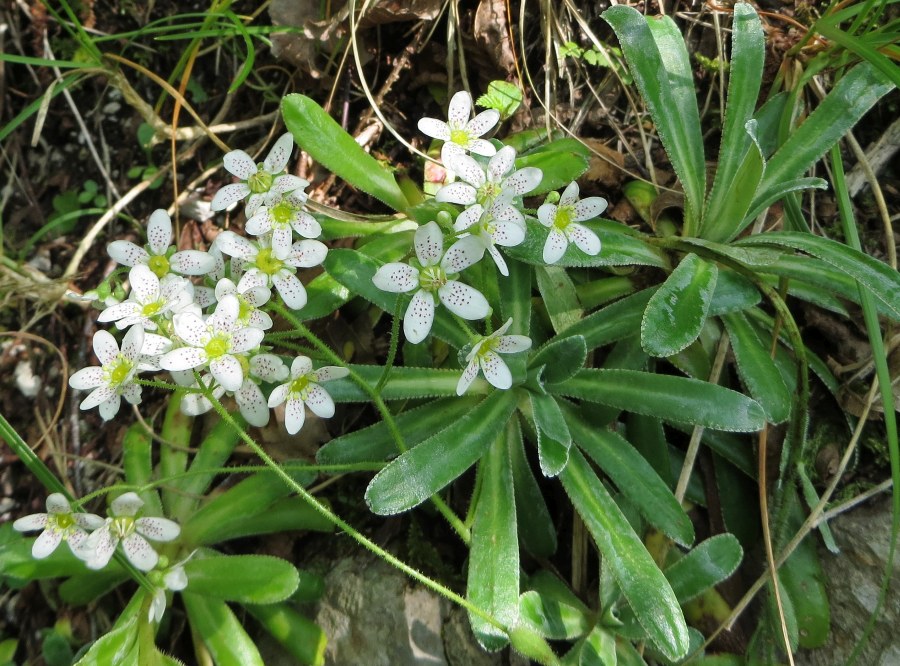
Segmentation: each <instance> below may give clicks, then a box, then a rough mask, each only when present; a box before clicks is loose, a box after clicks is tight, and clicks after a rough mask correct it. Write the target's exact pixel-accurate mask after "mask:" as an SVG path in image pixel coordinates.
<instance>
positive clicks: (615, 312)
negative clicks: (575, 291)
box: [560, 287, 656, 351]
mask: <svg viewBox="0 0 900 666" xmlns="http://www.w3.org/2000/svg"><path fill="white" fill-rule="evenodd" d="M655 292H656V288H655V287H651V288H649V289H644V290H643V291H639V292H638V293H636V294H632V295H631V296H626V297H625V298H623V299H622V300H619V301H616V302H615V303H613V304H611V305H607V306H606V307H605V308H603V309H601V310H597V311H596V312H593V313H591V314H590V315H588V316H587V317H585V318H584V319H582V320H581V321H579V322H578V323H577V324H573V325H572V326H570V327H569V328H568V329H567V330H566V332H565V335H564V336H560V337H571V336H575V335H580V336H582V337H583V338H584V343H585V345H586V346H587V349H588V351H590V350H592V349H596V348H597V347H601V346H603V345H607V344H609V343H611V342H616V341H617V340H621V339H622V338H627V337H628V336H630V335H633V334H634V332H635V331H637V330H638V329H639V327H640V325H641V318H642V317H643V316H644V310H645V309H646V308H647V303H648V302H649V301H650V298H651V297H652V296H653V294H654V293H655Z"/></svg>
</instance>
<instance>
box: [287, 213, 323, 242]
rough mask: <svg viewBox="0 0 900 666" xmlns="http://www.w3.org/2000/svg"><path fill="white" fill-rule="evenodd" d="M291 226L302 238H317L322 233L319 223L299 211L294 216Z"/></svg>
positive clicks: (307, 214)
mask: <svg viewBox="0 0 900 666" xmlns="http://www.w3.org/2000/svg"><path fill="white" fill-rule="evenodd" d="M291 226H292V227H293V229H294V231H296V232H297V233H298V234H300V235H301V236H303V237H304V238H318V237H319V235H320V234H321V233H322V225H321V224H319V221H318V220H316V218H314V217H313V216H312V215H310V214H309V213H306V212H304V211H300V212H298V213H297V214H296V215H295V216H294V220H293V221H292V222H291Z"/></svg>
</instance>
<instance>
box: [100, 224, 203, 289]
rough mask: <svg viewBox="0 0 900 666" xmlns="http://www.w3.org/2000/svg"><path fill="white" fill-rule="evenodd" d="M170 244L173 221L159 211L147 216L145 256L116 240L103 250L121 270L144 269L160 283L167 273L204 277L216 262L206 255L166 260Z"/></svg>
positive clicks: (179, 254)
mask: <svg viewBox="0 0 900 666" xmlns="http://www.w3.org/2000/svg"><path fill="white" fill-rule="evenodd" d="M171 242H172V220H171V218H170V217H169V214H168V213H167V212H166V211H165V210H163V209H162V208H160V209H159V210H156V211H154V212H153V214H152V215H151V216H150V222H149V223H148V224H147V244H148V247H149V248H150V251H149V252H148V251H147V250H145V249H144V248H142V247H138V246H137V245H135V244H134V243H132V242H131V241H125V240H117V241H113V242H112V243H110V244H109V245H107V246H106V251H107V252H108V253H109V256H110V257H112V258H113V259H115V260H116V261H117V262H119V263H120V264H122V265H123V266H137V265H138V264H144V265H146V266H147V267H148V268H149V269H150V270H151V271H153V273H154V274H155V275H156V277H158V278H160V279H162V278H163V277H165V276H166V275H168V274H169V273H170V272H172V273H180V274H182V275H204V274H206V273H209V272H210V271H211V270H212V269H213V266H214V264H215V260H214V259H213V258H212V257H211V256H210V255H209V254H207V253H206V252H200V251H199V250H182V251H181V252H176V253H175V254H173V255H171V256H168V252H169V249H170V248H169V245H170V243H171Z"/></svg>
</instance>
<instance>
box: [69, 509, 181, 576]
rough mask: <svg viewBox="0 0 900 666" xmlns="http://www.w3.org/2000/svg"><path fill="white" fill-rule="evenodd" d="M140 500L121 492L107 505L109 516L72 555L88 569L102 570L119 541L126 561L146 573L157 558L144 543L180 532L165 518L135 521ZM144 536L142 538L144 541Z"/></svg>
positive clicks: (178, 528) (165, 539)
mask: <svg viewBox="0 0 900 666" xmlns="http://www.w3.org/2000/svg"><path fill="white" fill-rule="evenodd" d="M142 506H144V501H143V500H142V499H141V498H140V497H138V496H137V494H136V493H125V494H124V495H122V496H121V497H117V498H116V499H114V500H113V502H112V504H111V513H112V517H110V518H107V519H106V522H105V523H104V525H103V527H101V528H100V529H98V530H96V531H95V532H92V533H91V535H90V536H89V537H88V538H87V539H86V540H85V542H84V545H83V547H82V548H80V549H79V551H78V552H77V553H76V554H77V555H78V556H79V557H81V558H82V559H83V560H84V561H85V563H86V564H87V566H88V568H90V569H102V568H103V567H105V566H106V565H107V564H108V563H109V560H110V559H111V558H112V556H113V553H114V552H115V551H116V546H118V545H119V542H121V543H122V550H123V551H125V556H126V557H127V558H128V560H129V561H130V562H131V563H132V564H133V565H134V566H136V567H137V568H138V569H140V570H141V571H150V570H151V569H152V568H153V567H155V566H156V563H157V562H158V561H159V555H157V554H156V551H155V550H153V547H152V546H151V545H150V544H149V543H148V542H147V539H152V540H153V541H172V540H173V539H175V538H177V537H178V535H179V534H180V533H181V528H180V527H179V526H178V523H176V522H174V521H171V520H168V519H167V518H135V516H136V515H137V513H138V511H140V510H141V507H142ZM144 537H146V538H144Z"/></svg>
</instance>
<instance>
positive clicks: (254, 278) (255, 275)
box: [232, 259, 270, 294]
mask: <svg viewBox="0 0 900 666" xmlns="http://www.w3.org/2000/svg"><path fill="white" fill-rule="evenodd" d="M234 261H240V260H239V259H235V260H234ZM234 261H232V266H233V265H234ZM269 286H270V285H269V277H268V276H267V275H266V274H265V273H263V272H262V271H260V270H259V269H256V268H251V269H250V270H249V271H247V272H246V273H244V274H243V276H241V280H240V282H238V283H237V291H238V293H241V294H243V293H244V292H245V291H247V290H249V289H253V288H254V287H263V288H265V289H268V288H269Z"/></svg>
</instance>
